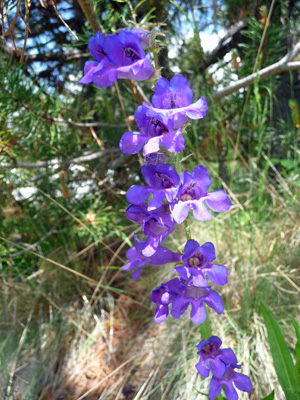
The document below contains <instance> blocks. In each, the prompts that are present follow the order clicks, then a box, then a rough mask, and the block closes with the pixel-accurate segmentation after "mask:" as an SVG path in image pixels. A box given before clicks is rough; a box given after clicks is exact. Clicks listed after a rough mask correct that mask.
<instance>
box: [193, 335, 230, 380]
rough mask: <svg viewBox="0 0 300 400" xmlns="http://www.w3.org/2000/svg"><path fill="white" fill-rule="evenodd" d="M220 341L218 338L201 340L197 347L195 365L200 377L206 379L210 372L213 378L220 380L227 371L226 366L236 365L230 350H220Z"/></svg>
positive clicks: (212, 337)
mask: <svg viewBox="0 0 300 400" xmlns="http://www.w3.org/2000/svg"><path fill="white" fill-rule="evenodd" d="M221 344H222V341H221V339H220V338H218V336H211V337H210V338H209V339H208V340H201V342H200V343H199V345H198V353H197V354H199V356H200V360H199V362H198V363H197V364H196V365H195V367H196V368H197V371H198V372H199V374H200V375H202V376H204V377H205V378H207V377H208V376H209V371H210V370H212V372H213V374H214V376H216V377H218V378H221V377H222V376H223V375H224V374H225V372H226V371H227V366H228V364H236V363H237V359H236V355H235V354H234V352H233V350H232V349H230V348H229V349H220V347H221Z"/></svg>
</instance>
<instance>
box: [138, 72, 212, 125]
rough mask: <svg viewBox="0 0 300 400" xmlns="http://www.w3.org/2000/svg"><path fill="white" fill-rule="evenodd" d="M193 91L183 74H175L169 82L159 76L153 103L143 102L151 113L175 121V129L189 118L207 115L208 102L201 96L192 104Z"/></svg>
mask: <svg viewBox="0 0 300 400" xmlns="http://www.w3.org/2000/svg"><path fill="white" fill-rule="evenodd" d="M192 100H193V91H192V89H191V87H190V86H189V84H188V82H187V80H186V78H185V77H184V76H182V75H175V76H174V77H173V78H172V79H171V81H170V82H169V81H168V80H167V79H165V78H159V79H158V81H157V83H156V86H155V92H154V96H153V97H152V105H153V107H151V106H149V105H148V104H147V103H143V106H145V107H147V108H148V109H149V114H148V115H151V114H150V113H152V114H163V115H164V116H165V117H166V118H171V119H172V120H173V121H174V127H173V128H174V129H178V128H180V127H181V126H182V125H184V124H185V123H186V121H187V119H188V118H191V119H201V118H203V117H205V114H206V109H207V103H206V101H205V99H204V98H203V97H201V98H200V99H199V100H198V101H197V102H196V103H193V104H192Z"/></svg>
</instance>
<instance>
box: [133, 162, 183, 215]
mask: <svg viewBox="0 0 300 400" xmlns="http://www.w3.org/2000/svg"><path fill="white" fill-rule="evenodd" d="M141 172H142V175H143V177H144V179H145V181H146V182H147V183H148V185H149V186H139V185H133V186H131V188H130V189H129V190H128V192H127V194H126V198H127V200H128V202H129V203H132V204H142V203H144V202H145V201H146V200H147V199H148V197H149V196H150V193H152V194H153V198H152V200H151V202H150V203H149V206H148V211H151V210H155V209H156V208H159V207H161V206H162V204H163V200H164V198H166V199H167V200H168V202H169V203H171V202H172V201H173V200H174V199H175V197H176V195H177V191H178V186H179V175H178V174H177V172H176V170H175V169H174V168H173V167H172V166H171V165H169V164H157V165H144V166H143V167H142V168H141Z"/></svg>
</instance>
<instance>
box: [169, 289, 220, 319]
mask: <svg viewBox="0 0 300 400" xmlns="http://www.w3.org/2000/svg"><path fill="white" fill-rule="evenodd" d="M203 303H205V304H206V305H208V307H211V308H213V309H214V310H215V311H216V313H217V314H222V312H223V311H224V304H223V301H222V299H221V296H220V295H219V294H218V293H217V292H215V291H214V290H212V289H211V288H210V287H196V286H185V288H184V289H183V290H182V291H181V293H180V294H179V295H178V296H176V297H175V298H174V300H173V301H172V310H171V315H172V317H173V318H180V317H181V316H182V314H183V313H184V312H185V311H186V310H187V308H188V306H189V305H190V304H191V306H192V310H191V320H192V322H193V323H194V324H203V322H204V321H205V320H206V311H205V307H204V305H203Z"/></svg>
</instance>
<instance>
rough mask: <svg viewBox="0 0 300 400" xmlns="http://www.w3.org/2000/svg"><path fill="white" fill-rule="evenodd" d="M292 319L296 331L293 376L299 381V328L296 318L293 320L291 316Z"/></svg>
mask: <svg viewBox="0 0 300 400" xmlns="http://www.w3.org/2000/svg"><path fill="white" fill-rule="evenodd" d="M292 321H293V325H294V328H295V332H296V338H297V343H296V347H295V351H294V354H295V357H296V365H295V367H294V372H293V375H294V378H295V379H296V381H297V382H298V383H300V329H299V325H298V324H297V322H296V320H294V318H292Z"/></svg>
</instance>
